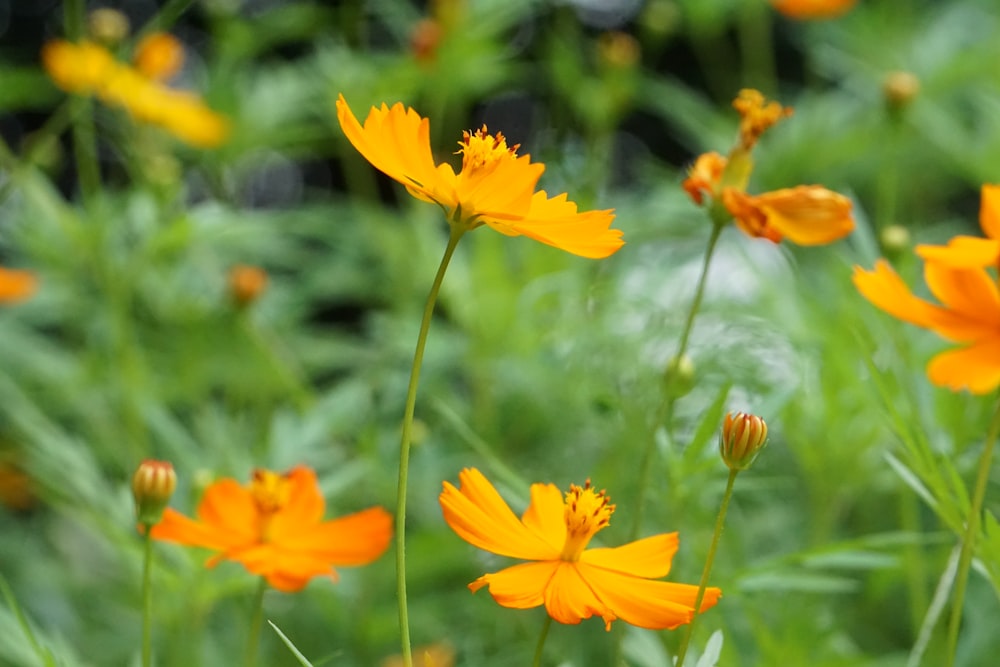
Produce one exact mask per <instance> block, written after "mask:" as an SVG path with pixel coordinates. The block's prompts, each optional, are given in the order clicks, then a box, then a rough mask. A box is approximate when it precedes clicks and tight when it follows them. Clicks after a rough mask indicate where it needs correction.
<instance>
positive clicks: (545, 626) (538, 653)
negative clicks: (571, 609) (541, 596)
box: [531, 614, 552, 667]
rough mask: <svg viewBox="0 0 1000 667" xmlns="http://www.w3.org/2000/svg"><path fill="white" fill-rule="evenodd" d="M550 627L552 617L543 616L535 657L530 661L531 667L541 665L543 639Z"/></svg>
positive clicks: (547, 634) (543, 646) (539, 666)
mask: <svg viewBox="0 0 1000 667" xmlns="http://www.w3.org/2000/svg"><path fill="white" fill-rule="evenodd" d="M551 627H552V617H551V616H549V615H547V614H546V616H545V623H544V624H543V625H542V633H541V634H540V635H538V646H536V647H535V659H534V660H532V661H531V665H532V667H542V653H543V650H542V649H544V648H545V639H546V638H547V637H548V636H549V628H551Z"/></svg>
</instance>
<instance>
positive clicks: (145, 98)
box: [42, 40, 229, 148]
mask: <svg viewBox="0 0 1000 667" xmlns="http://www.w3.org/2000/svg"><path fill="white" fill-rule="evenodd" d="M149 48H152V47H149ZM157 48H162V45H161V47H157ZM42 63H43V64H44V65H45V70H46V71H47V72H48V73H49V76H50V77H51V78H52V81H53V82H54V83H55V84H56V85H57V86H59V87H60V88H62V89H63V90H65V91H66V92H69V93H74V94H77V95H96V96H97V97H98V98H99V99H100V100H101V101H102V102H104V103H105V104H109V105H112V106H118V107H122V108H123V109H125V111H127V112H128V113H129V115H131V116H132V117H133V118H135V119H136V120H139V121H142V122H144V123H149V124H151V125H158V126H160V127H163V128H165V129H166V130H168V131H169V132H170V133H172V134H173V135H174V136H176V137H177V138H178V139H181V140H182V141H185V142H187V143H188V144H191V145H192V146H198V147H201V148H210V147H213V146H218V145H219V144H221V143H222V142H223V141H224V140H225V139H226V136H227V135H228V133H229V124H228V122H227V121H226V119H225V118H224V117H222V116H220V115H219V114H217V113H216V112H214V111H212V110H211V109H209V108H208V107H207V106H205V104H204V103H203V102H202V101H201V98H199V97H198V96H197V95H195V94H193V93H189V92H186V91H181V90H174V89H172V88H168V87H166V86H164V85H163V84H162V83H160V82H159V81H157V80H156V79H155V78H150V76H147V74H146V73H144V72H143V71H140V70H138V69H133V68H132V67H129V66H128V65H126V64H124V63H120V62H118V61H117V60H115V58H114V56H113V55H112V54H111V52H110V51H108V50H107V49H105V48H104V47H103V46H100V45H98V44H94V43H92V42H81V43H80V44H74V43H72V42H67V41H64V40H56V41H54V42H49V43H48V44H46V45H45V47H44V48H43V49H42ZM143 66H144V67H146V68H147V70H148V71H149V72H150V73H151V74H153V73H154V69H156V75H157V76H160V75H165V74H166V73H167V71H168V68H169V67H170V65H169V64H167V63H162V62H161V63H159V64H156V65H154V64H152V63H147V64H146V65H143ZM157 68H158V69H157Z"/></svg>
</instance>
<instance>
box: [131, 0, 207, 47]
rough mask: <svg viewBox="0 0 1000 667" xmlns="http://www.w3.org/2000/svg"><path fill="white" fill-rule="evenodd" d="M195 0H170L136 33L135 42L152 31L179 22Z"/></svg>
mask: <svg viewBox="0 0 1000 667" xmlns="http://www.w3.org/2000/svg"><path fill="white" fill-rule="evenodd" d="M193 2H194V0H169V2H167V4H165V5H163V9H161V10H160V11H159V12H158V13H157V14H156V16H154V17H153V18H152V19H150V20H149V22H147V23H146V25H144V26H143V27H142V29H141V30H140V31H139V32H138V33H136V35H135V43H136V44H138V43H139V42H140V41H141V40H142V38H143V37H145V36H146V35H148V34H149V33H151V32H157V31H166V30H170V27H171V26H172V25H173V24H174V23H176V22H177V19H179V18H180V17H181V15H182V14H184V12H186V11H187V9H188V7H190V6H191V5H192V3H193Z"/></svg>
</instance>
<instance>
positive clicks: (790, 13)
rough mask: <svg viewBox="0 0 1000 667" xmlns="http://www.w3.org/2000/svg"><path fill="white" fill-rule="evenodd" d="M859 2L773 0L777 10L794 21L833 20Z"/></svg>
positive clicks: (849, 0)
mask: <svg viewBox="0 0 1000 667" xmlns="http://www.w3.org/2000/svg"><path fill="white" fill-rule="evenodd" d="M856 3H857V0H771V4H772V5H773V6H774V8H775V9H776V10H778V11H779V12H781V13H782V14H784V15H785V16H787V17H788V18H792V19H799V20H805V21H808V20H815V19H832V18H836V17H838V16H841V15H842V14H846V13H847V12H849V11H850V10H851V8H852V7H854V5H855V4H856Z"/></svg>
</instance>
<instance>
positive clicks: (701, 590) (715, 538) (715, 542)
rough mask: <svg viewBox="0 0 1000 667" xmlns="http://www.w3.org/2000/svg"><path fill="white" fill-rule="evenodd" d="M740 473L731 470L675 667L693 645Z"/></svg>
mask: <svg viewBox="0 0 1000 667" xmlns="http://www.w3.org/2000/svg"><path fill="white" fill-rule="evenodd" d="M739 472H740V471H739V470H736V469H735V468H733V469H730V470H729V479H728V480H726V492H725V493H724V494H723V495H722V505H721V506H720V507H719V516H718V517H716V519H715V532H713V533H712V545H711V546H710V547H709V548H708V557H707V558H705V569H703V570H702V571H701V581H699V582H698V594H697V595H696V596H695V598H694V612H693V613H692V615H691V622H690V623H688V626H687V629H686V630H685V632H684V639H683V640H681V648H680V650H679V651H678V653H677V663H676V664H675V665H674V667H684V657H685V656H686V655H687V650H688V646H690V644H691V635H692V634H693V633H694V622H695V621H696V620H697V619H698V612H699V611H701V602H702V600H704V599H705V589H706V588H708V576H709V574H711V572H712V563H713V562H714V561H715V552H716V551H717V550H718V548H719V538H721V537H722V527H723V525H724V524H725V523H726V510H728V509H729V499H730V498H732V497H733V485H734V484H735V483H736V475H738V474H739Z"/></svg>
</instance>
